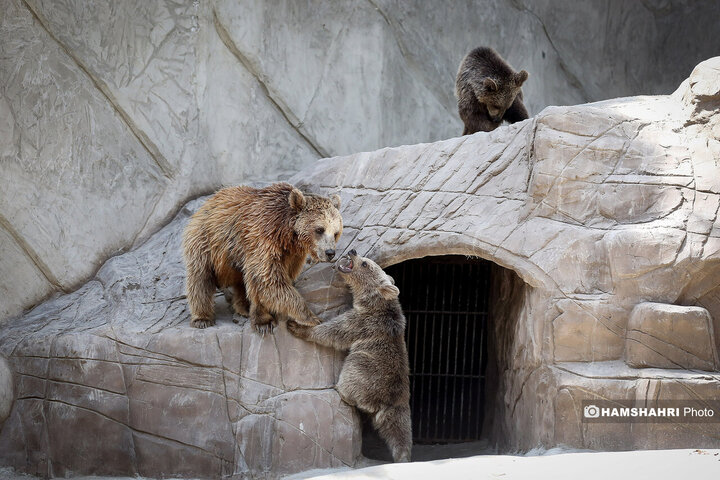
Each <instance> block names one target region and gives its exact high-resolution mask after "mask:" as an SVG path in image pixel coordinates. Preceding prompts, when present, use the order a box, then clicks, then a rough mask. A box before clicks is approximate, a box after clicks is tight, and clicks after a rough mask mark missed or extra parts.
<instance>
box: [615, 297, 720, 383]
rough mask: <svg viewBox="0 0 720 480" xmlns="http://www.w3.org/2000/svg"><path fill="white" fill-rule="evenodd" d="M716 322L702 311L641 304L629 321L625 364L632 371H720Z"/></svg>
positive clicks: (702, 309)
mask: <svg viewBox="0 0 720 480" xmlns="http://www.w3.org/2000/svg"><path fill="white" fill-rule="evenodd" d="M717 356H718V352H717V349H716V348H715V334H714V329H713V324H712V318H710V314H709V313H708V311H707V310H705V309H704V308H702V307H682V306H676V305H666V304H662V303H660V304H656V303H641V304H638V305H636V306H635V308H633V310H632V312H631V313H630V318H629V319H628V326H627V330H626V339H625V361H626V362H627V363H628V365H630V366H631V367H636V368H643V367H658V368H684V369H697V370H708V371H716V370H718V369H720V363H718V358H717Z"/></svg>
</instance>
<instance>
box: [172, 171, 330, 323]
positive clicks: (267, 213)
mask: <svg viewBox="0 0 720 480" xmlns="http://www.w3.org/2000/svg"><path fill="white" fill-rule="evenodd" d="M339 208H340V197H338V196H337V195H333V196H332V198H326V197H321V196H318V195H310V194H305V195H303V193H302V192H300V191H299V190H297V189H296V188H294V187H293V186H292V185H289V184H287V183H276V184H274V185H270V186H269V187H266V188H259V189H258V188H251V187H246V186H240V187H229V188H225V189H222V190H220V191H219V192H217V193H216V194H215V195H213V196H212V197H210V199H208V201H207V202H205V204H204V205H203V206H202V207H201V208H200V209H199V210H198V211H197V212H196V213H195V214H194V215H193V216H192V218H191V219H190V223H189V224H188V226H187V227H186V229H185V233H184V237H183V254H184V258H185V266H186V268H187V281H186V285H185V289H186V293H187V299H188V304H189V306H190V312H191V322H190V324H191V325H192V326H193V327H197V328H206V327H209V326H211V325H214V324H215V320H214V308H213V307H214V298H213V296H214V294H215V291H216V288H217V287H220V288H228V287H231V288H232V290H233V295H232V306H233V309H234V310H235V312H236V313H238V314H239V315H243V316H248V315H249V317H250V321H251V323H252V325H253V327H255V329H256V330H258V331H259V332H261V333H265V332H266V331H272V327H273V325H274V324H275V323H276V320H275V318H274V317H273V315H277V314H280V315H287V316H289V317H290V318H292V319H293V320H295V321H297V322H299V323H302V324H305V325H317V324H318V323H320V320H319V319H318V317H317V316H316V315H315V314H314V313H313V312H312V311H310V309H309V308H308V306H307V304H306V303H305V301H304V300H303V298H302V297H301V296H300V294H299V293H298V291H297V290H296V289H295V287H293V282H294V281H295V279H296V278H297V276H298V275H299V274H300V271H301V270H302V267H303V264H304V263H305V259H306V257H307V256H308V255H310V256H311V257H312V259H313V260H315V261H319V260H320V259H321V258H322V259H323V260H326V261H330V260H332V258H333V257H334V256H335V245H336V244H337V241H338V239H339V238H340V235H341V233H342V218H341V216H340V212H339V211H338V209H339Z"/></svg>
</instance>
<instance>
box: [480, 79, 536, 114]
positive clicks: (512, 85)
mask: <svg viewBox="0 0 720 480" xmlns="http://www.w3.org/2000/svg"><path fill="white" fill-rule="evenodd" d="M527 79H528V73H527V72H526V71H525V70H520V71H519V72H517V73H512V74H510V75H508V76H504V77H503V78H491V77H485V79H483V83H482V92H480V94H479V96H478V101H479V102H480V103H483V104H485V106H486V107H487V110H488V114H489V115H490V118H491V119H492V121H493V122H501V121H502V119H503V115H505V111H506V110H507V109H508V108H510V105H512V104H513V102H514V101H515V97H517V95H518V93H520V88H521V87H522V84H523V83H524V82H525V80H527Z"/></svg>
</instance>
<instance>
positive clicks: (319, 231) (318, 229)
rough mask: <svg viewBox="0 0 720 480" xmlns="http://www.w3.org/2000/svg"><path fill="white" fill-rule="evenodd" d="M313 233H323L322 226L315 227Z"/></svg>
mask: <svg viewBox="0 0 720 480" xmlns="http://www.w3.org/2000/svg"><path fill="white" fill-rule="evenodd" d="M315 233H317V234H318V235H322V234H323V233H325V229H324V228H323V227H317V228H316V229H315Z"/></svg>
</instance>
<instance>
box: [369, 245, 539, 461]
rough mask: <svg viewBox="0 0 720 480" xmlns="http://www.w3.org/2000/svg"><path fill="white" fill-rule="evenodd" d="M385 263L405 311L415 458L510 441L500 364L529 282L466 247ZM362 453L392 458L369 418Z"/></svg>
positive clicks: (453, 453)
mask: <svg viewBox="0 0 720 480" xmlns="http://www.w3.org/2000/svg"><path fill="white" fill-rule="evenodd" d="M385 271H386V272H387V273H388V274H389V275H391V276H392V277H393V278H394V280H395V283H396V285H397V286H398V287H399V289H400V302H401V304H402V306H403V311H404V313H405V317H406V319H407V327H406V331H405V342H406V346H407V349H408V357H409V362H410V407H411V411H412V425H413V458H414V460H429V459H438V458H450V457H458V456H467V455H473V454H478V453H484V452H490V451H493V450H494V449H495V446H496V445H503V444H505V443H506V442H505V441H504V440H505V439H503V438H502V436H503V432H504V430H503V428H502V423H498V424H496V423H495V422H494V421H493V418H494V415H495V414H496V413H501V412H500V409H502V408H503V407H502V405H503V404H502V392H503V391H504V389H503V388H502V387H501V385H500V383H501V380H502V378H503V375H502V372H504V371H507V370H508V368H509V367H510V364H511V362H512V358H509V357H508V352H510V351H512V348H513V341H514V338H515V335H514V330H515V325H516V323H517V318H518V317H519V316H520V315H521V313H522V308H523V298H524V296H523V292H524V290H525V288H530V287H528V286H527V285H526V284H525V283H524V282H523V281H522V280H520V278H519V277H518V276H517V275H516V274H515V273H514V272H513V271H512V270H508V269H506V268H503V267H501V266H499V265H497V264H495V263H493V262H491V261H489V260H484V259H479V258H475V257H468V256H461V255H442V256H428V257H422V258H415V259H410V260H406V261H403V262H400V263H397V264H395V265H391V266H388V267H386V268H385ZM501 418H502V417H501ZM363 454H364V455H365V456H366V457H368V458H373V459H378V460H388V459H389V458H390V454H389V451H387V449H386V448H385V446H384V444H383V443H382V441H381V440H380V439H379V438H378V437H377V434H376V433H375V432H374V431H373V430H372V427H371V426H370V423H369V422H368V421H364V422H363Z"/></svg>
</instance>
